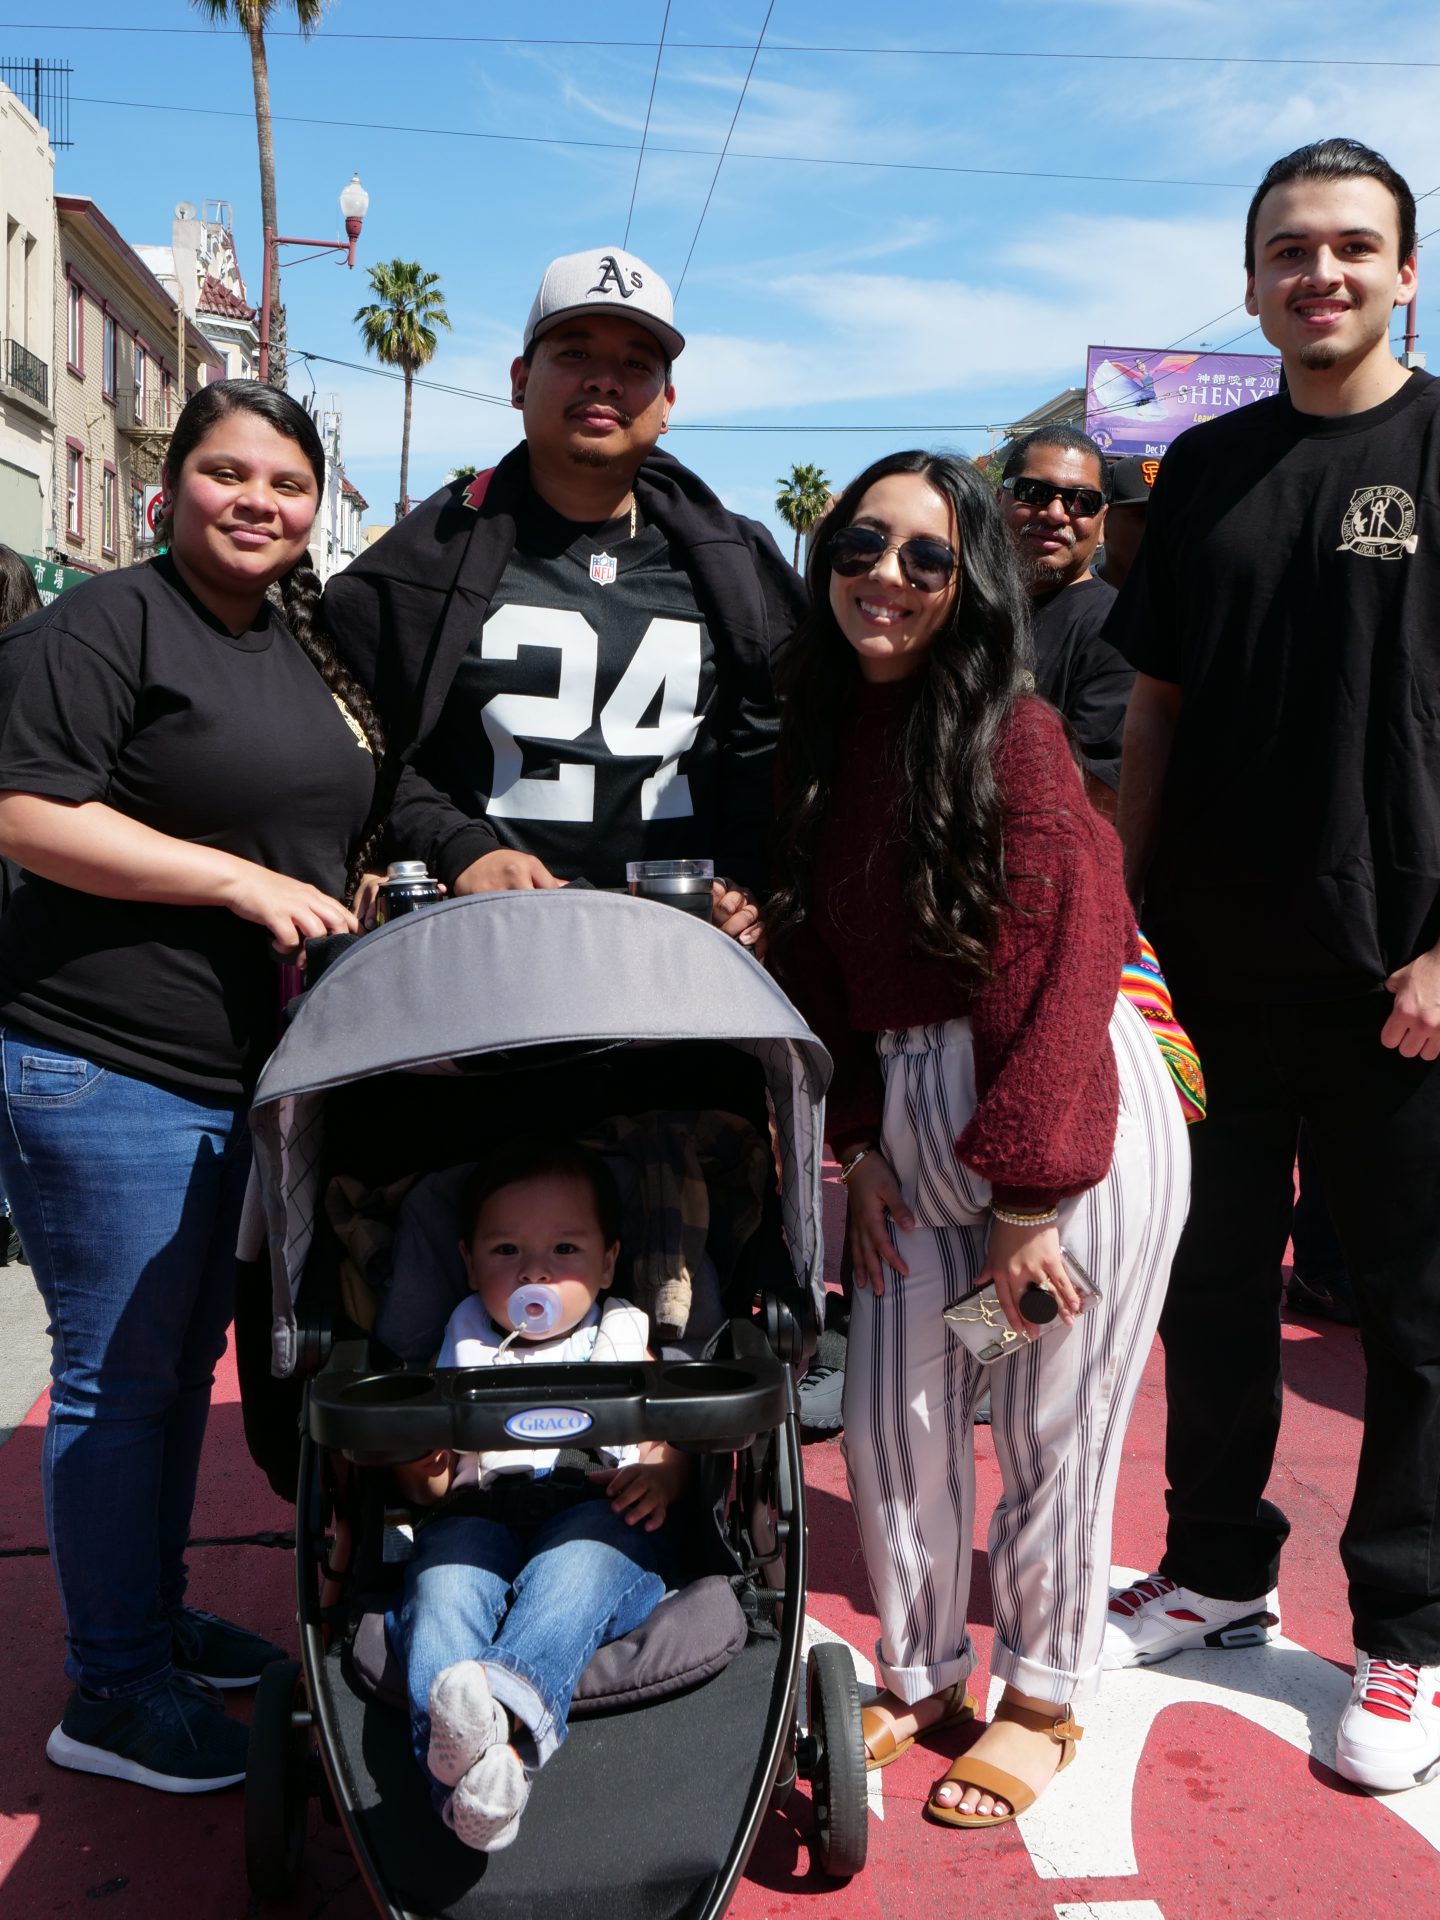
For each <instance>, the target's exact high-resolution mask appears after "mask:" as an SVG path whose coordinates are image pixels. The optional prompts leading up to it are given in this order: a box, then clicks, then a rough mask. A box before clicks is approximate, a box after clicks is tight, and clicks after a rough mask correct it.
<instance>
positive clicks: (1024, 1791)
mask: <svg viewBox="0 0 1440 1920" xmlns="http://www.w3.org/2000/svg"><path fill="white" fill-rule="evenodd" d="M997 1720H1008V1721H1010V1722H1011V1723H1012V1724H1013V1725H1015V1726H1017V1727H1025V1728H1027V1729H1028V1730H1029V1731H1030V1732H1031V1733H1048V1734H1049V1736H1050V1738H1051V1739H1052V1740H1053V1741H1055V1743H1056V1744H1057V1745H1058V1746H1059V1747H1061V1748H1062V1749H1063V1751H1062V1752H1061V1755H1060V1764H1059V1766H1058V1767H1056V1769H1055V1772H1056V1773H1063V1772H1064V1771H1065V1769H1066V1767H1068V1766H1069V1764H1070V1762H1071V1761H1072V1760H1073V1759H1074V1758H1075V1743H1076V1742H1077V1741H1078V1740H1079V1739H1080V1738H1081V1737H1082V1736H1083V1734H1084V1732H1085V1729H1084V1728H1083V1727H1079V1726H1076V1724H1075V1716H1074V1714H1073V1713H1072V1712H1071V1711H1070V1709H1069V1708H1068V1707H1067V1708H1066V1710H1065V1712H1064V1713H1063V1714H1062V1715H1061V1716H1060V1718H1059V1719H1056V1718H1055V1716H1054V1715H1053V1714H1050V1713H1037V1712H1036V1710H1035V1709H1034V1708H1033V1707H1021V1706H1017V1705H1014V1704H1013V1703H1012V1702H1010V1701H1008V1700H1002V1701H1001V1702H1000V1704H999V1706H998V1707H996V1709H995V1712H994V1714H993V1715H992V1716H991V1724H992V1726H993V1724H994V1723H995V1721H997ZM1052 1778H1053V1775H1052ZM1047 1784H1048V1783H1047ZM947 1786H958V1787H960V1788H961V1789H962V1797H963V1789H964V1788H966V1787H978V1788H979V1790H980V1792H981V1793H988V1794H993V1795H994V1797H995V1798H996V1799H997V1800H1004V1801H1006V1802H1007V1803H1008V1805H1009V1807H1010V1811H1009V1813H962V1812H961V1810H960V1808H959V1807H942V1806H938V1805H937V1804H936V1800H935V1795H936V1794H937V1793H938V1792H939V1791H940V1788H941V1787H947ZM1043 1791H1044V1789H1043V1788H1042V1789H1041V1792H1043ZM1039 1797H1040V1794H1039V1793H1037V1792H1036V1791H1035V1789H1034V1788H1033V1787H1028V1786H1026V1784H1025V1782H1024V1781H1023V1780H1020V1779H1017V1778H1016V1776H1015V1775H1014V1774H1013V1773H1006V1772H1005V1771H1004V1769H1003V1768H1001V1767H992V1766H990V1765H989V1764H988V1763H987V1762H986V1761H984V1760H972V1759H971V1758H970V1756H969V1754H967V1753H962V1754H961V1755H960V1758H959V1759H958V1760H957V1761H956V1762H955V1764H954V1766H953V1767H951V1769H950V1771H949V1772H948V1773H947V1774H946V1776H945V1778H944V1779H943V1780H941V1781H939V1782H938V1783H937V1785H936V1786H935V1788H934V1790H933V1791H932V1793H931V1795H930V1798H929V1799H928V1800H927V1801H926V1802H925V1818H926V1819H927V1820H935V1821H938V1822H939V1824H940V1825H941V1826H942V1827H1003V1826H1008V1825H1009V1823H1010V1821H1012V1820H1014V1819H1016V1818H1017V1817H1018V1816H1019V1815H1020V1814H1022V1813H1024V1811H1025V1809H1026V1808H1027V1807H1033V1806H1034V1804H1035V1802H1036V1801H1037V1800H1038V1799H1039Z"/></svg>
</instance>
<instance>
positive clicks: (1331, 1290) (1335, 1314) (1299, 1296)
mask: <svg viewBox="0 0 1440 1920" xmlns="http://www.w3.org/2000/svg"><path fill="white" fill-rule="evenodd" d="M1285 1304H1286V1306H1287V1307H1288V1308H1289V1309H1290V1311H1291V1313H1298V1314H1303V1315H1304V1317H1305V1318H1306V1319H1307V1320H1333V1321H1334V1322H1335V1324H1336V1326H1338V1327H1358V1326H1359V1324H1360V1315H1359V1313H1358V1311H1357V1310H1356V1306H1355V1295H1354V1294H1353V1293H1352V1292H1351V1290H1350V1282H1349V1281H1348V1279H1343V1278H1341V1277H1340V1276H1339V1275H1335V1276H1333V1277H1332V1278H1331V1279H1330V1280H1328V1281H1327V1280H1307V1279H1306V1278H1305V1277H1304V1275H1303V1274H1299V1273H1296V1272H1295V1271H1294V1270H1293V1269H1292V1270H1291V1274H1290V1283H1289V1285H1288V1286H1287V1287H1286V1289H1285Z"/></svg>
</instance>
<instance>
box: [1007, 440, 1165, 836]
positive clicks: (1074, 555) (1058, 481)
mask: <svg viewBox="0 0 1440 1920" xmlns="http://www.w3.org/2000/svg"><path fill="white" fill-rule="evenodd" d="M1106 497H1107V469H1106V464H1105V456H1104V454H1103V453H1102V452H1101V451H1100V448H1099V447H1098V446H1096V444H1095V442H1094V441H1093V440H1092V439H1091V438H1090V437H1089V435H1088V434H1084V433H1081V432H1079V431H1078V429H1076V428H1074V427H1037V428H1036V429H1035V431H1034V432H1033V433H1027V434H1026V435H1025V436H1024V437H1023V438H1022V439H1020V440H1017V441H1016V442H1015V444H1014V446H1013V447H1012V448H1011V449H1010V452H1009V455H1008V457H1007V458H1006V461H1005V470H1004V473H1003V474H1002V476H1001V480H1000V510H1001V512H1002V514H1003V515H1004V518H1005V524H1006V526H1007V527H1008V528H1009V531H1010V538H1011V540H1012V541H1013V542H1014V546H1015V552H1016V555H1017V557H1018V559H1019V562H1020V573H1021V577H1022V578H1023V580H1024V582H1025V586H1026V588H1027V590H1028V592H1029V594H1030V620H1031V627H1032V630H1033V633H1034V639H1035V688H1036V691H1037V692H1038V693H1040V694H1043V696H1044V697H1045V699H1047V700H1048V701H1049V702H1050V704H1051V706H1053V707H1056V708H1058V709H1059V711H1060V712H1061V713H1062V714H1063V715H1064V716H1065V719H1066V720H1067V721H1068V722H1069V725H1070V728H1071V731H1072V733H1073V734H1074V737H1075V740H1076V742H1077V744H1078V746H1079V748H1080V752H1081V754H1082V755H1083V756H1084V762H1085V786H1086V791H1087V792H1088V793H1089V795H1090V798H1091V801H1092V803H1093V804H1094V805H1095V806H1096V807H1097V808H1098V809H1099V810H1100V811H1101V812H1102V813H1103V814H1105V816H1106V817H1107V818H1113V817H1114V813H1115V795H1116V791H1117V789H1118V788H1119V785H1120V736H1121V733H1122V731H1123V730H1124V725H1125V707H1126V703H1127V702H1128V700H1129V698H1130V689H1131V687H1132V686H1133V685H1134V682H1135V675H1134V672H1133V670H1132V669H1131V667H1130V666H1129V665H1128V664H1127V663H1126V662H1125V661H1124V660H1122V659H1121V657H1120V655H1119V654H1118V653H1117V652H1116V651H1115V649H1114V647H1112V646H1110V645H1109V644H1108V643H1107V642H1106V641H1104V640H1102V639H1101V638H1100V629H1101V628H1102V627H1103V626H1104V624H1105V620H1106V617H1107V616H1108V614H1109V612H1110V608H1111V606H1112V605H1113V604H1114V600H1115V589H1114V588H1113V587H1110V586H1107V585H1106V584H1105V582H1104V581H1103V580H1098V579H1096V577H1095V575H1094V574H1093V573H1092V572H1091V562H1092V561H1093V560H1094V558H1095V553H1096V550H1097V548H1098V547H1099V546H1100V543H1101V540H1102V538H1103V536H1104V532H1105V502H1106Z"/></svg>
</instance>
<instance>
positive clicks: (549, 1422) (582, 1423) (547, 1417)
mask: <svg viewBox="0 0 1440 1920" xmlns="http://www.w3.org/2000/svg"><path fill="white" fill-rule="evenodd" d="M594 1424H595V1422H594V1421H593V1420H592V1419H591V1417H590V1415H589V1414H588V1413H586V1412H585V1411H584V1410H583V1408H580V1407H527V1408H526V1410H525V1411H524V1412H523V1413H512V1414H511V1416H510V1418H509V1419H508V1420H507V1421H506V1422H505V1431H506V1433H508V1434H509V1435H510V1437H511V1439H512V1440H541V1441H544V1442H546V1443H547V1444H548V1445H551V1446H553V1445H554V1443H555V1442H556V1441H557V1440H573V1439H574V1438H575V1436H576V1434H579V1433H588V1432H589V1431H590V1429H591V1427H593V1426H594Z"/></svg>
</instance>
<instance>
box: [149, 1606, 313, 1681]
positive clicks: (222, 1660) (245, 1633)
mask: <svg viewBox="0 0 1440 1920" xmlns="http://www.w3.org/2000/svg"><path fill="white" fill-rule="evenodd" d="M170 1624H171V1629H172V1637H171V1642H170V1648H171V1651H170V1659H171V1664H172V1665H173V1666H174V1668H175V1671H176V1673H183V1674H187V1675H189V1676H190V1677H191V1678H192V1679H195V1680H205V1681H208V1682H209V1684H210V1685H211V1686H212V1687H220V1688H222V1689H224V1690H227V1691H228V1690H229V1689H230V1688H231V1687H253V1686H254V1685H255V1684H256V1682H257V1681H258V1680H259V1678H260V1675H261V1674H262V1673H263V1671H264V1670H265V1668H266V1667H269V1666H273V1665H274V1664H275V1662H276V1661H277V1660H285V1659H288V1658H289V1655H288V1654H287V1653H286V1652H285V1650H284V1648H283V1647H277V1646H274V1645H272V1644H271V1642H270V1641H269V1640H262V1639H261V1637H260V1635H259V1634H258V1633H251V1632H250V1630H249V1628H248V1627H237V1626H235V1625H233V1624H232V1623H231V1622H230V1621H229V1620H221V1619H218V1618H217V1617H216V1616H215V1615H214V1614H213V1613H202V1612H201V1611H200V1609H199V1608H198V1607H181V1609H180V1610H179V1612H178V1613H172V1614H171V1616H170Z"/></svg>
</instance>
